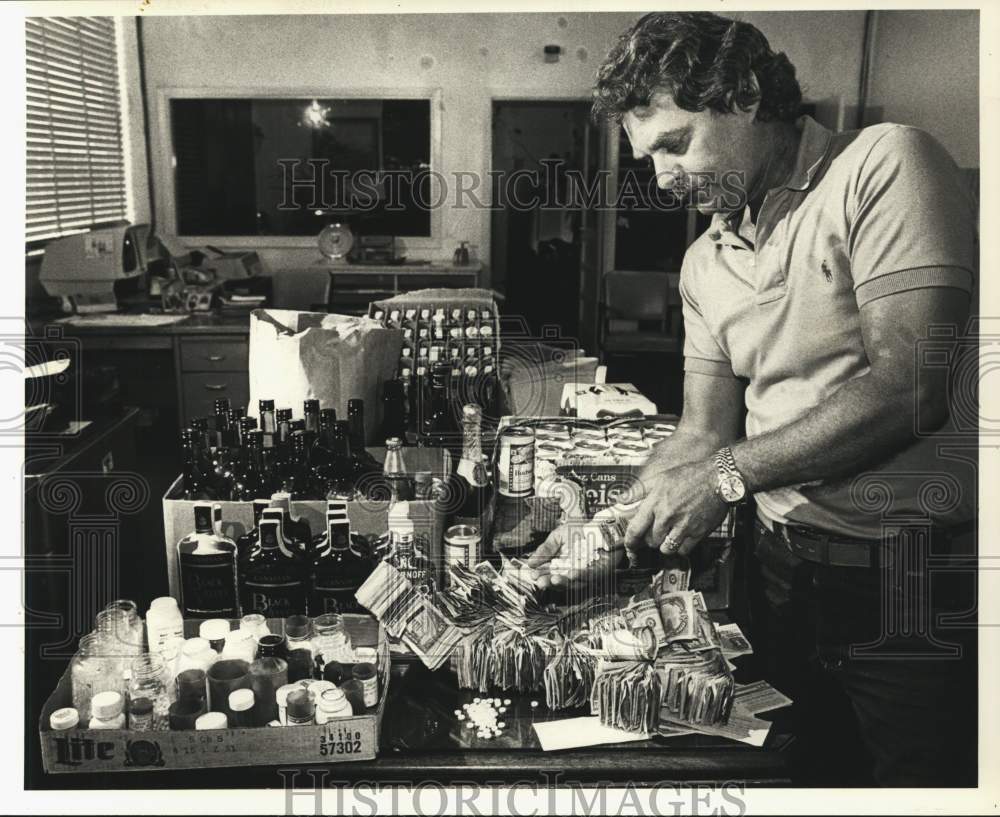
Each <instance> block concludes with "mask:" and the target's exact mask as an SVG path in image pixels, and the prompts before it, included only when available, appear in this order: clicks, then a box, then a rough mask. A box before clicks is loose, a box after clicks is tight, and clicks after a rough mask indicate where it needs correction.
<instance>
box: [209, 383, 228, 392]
mask: <svg viewBox="0 0 1000 817" xmlns="http://www.w3.org/2000/svg"><path fill="white" fill-rule="evenodd" d="M205 388H206V389H208V390H209V391H225V390H226V384H225V383H206V384H205Z"/></svg>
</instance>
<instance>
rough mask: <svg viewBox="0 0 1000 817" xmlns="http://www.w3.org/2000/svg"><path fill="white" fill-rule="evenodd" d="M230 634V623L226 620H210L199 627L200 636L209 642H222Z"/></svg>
mask: <svg viewBox="0 0 1000 817" xmlns="http://www.w3.org/2000/svg"><path fill="white" fill-rule="evenodd" d="M229 633H230V629H229V622H228V621H226V620H225V619H224V618H210V619H208V621H203V622H202V623H201V626H200V627H198V635H200V636H201V637H202V638H204V639H205V640H207V641H222V640H223V639H225V638H226V637H227V636H228V635H229Z"/></svg>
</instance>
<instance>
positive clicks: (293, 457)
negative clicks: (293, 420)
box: [281, 431, 316, 500]
mask: <svg viewBox="0 0 1000 817" xmlns="http://www.w3.org/2000/svg"><path fill="white" fill-rule="evenodd" d="M281 490H282V492H283V493H288V494H290V495H291V497H292V498H293V499H297V500H302V499H312V498H313V497H314V495H315V493H316V491H315V486H314V485H313V472H312V470H311V469H310V466H309V450H308V448H307V446H306V432H305V431H293V432H292V446H291V450H290V453H289V457H288V461H287V463H286V468H285V470H284V472H283V473H282V479H281Z"/></svg>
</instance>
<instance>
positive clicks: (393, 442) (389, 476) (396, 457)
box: [382, 437, 412, 503]
mask: <svg viewBox="0 0 1000 817" xmlns="http://www.w3.org/2000/svg"><path fill="white" fill-rule="evenodd" d="M382 473H383V475H384V477H385V481H386V483H387V484H388V485H389V502H390V503H395V502H401V501H406V500H409V499H411V498H412V492H411V490H410V479H409V477H408V476H407V475H406V463H405V462H404V461H403V441H402V440H401V439H399V437H390V438H389V439H388V440H386V441H385V465H384V466H383V467H382Z"/></svg>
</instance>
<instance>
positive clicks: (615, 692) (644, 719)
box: [590, 661, 662, 734]
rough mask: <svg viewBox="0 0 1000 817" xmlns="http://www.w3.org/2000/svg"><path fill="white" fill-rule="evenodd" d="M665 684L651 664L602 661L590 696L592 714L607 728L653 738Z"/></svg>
mask: <svg viewBox="0 0 1000 817" xmlns="http://www.w3.org/2000/svg"><path fill="white" fill-rule="evenodd" d="M661 683H662V681H661V677H660V675H659V673H657V671H656V670H655V669H654V667H653V665H652V664H650V663H649V662H648V661H601V662H600V663H599V664H598V666H597V674H596V675H595V676H594V684H593V687H592V689H591V693H590V710H591V712H592V713H593V714H596V715H599V716H600V718H601V723H602V724H604V725H605V726H612V727H614V728H616V729H627V730H629V731H631V732H643V733H645V734H649V733H651V732H653V731H654V730H655V729H656V728H657V725H658V723H659V720H660V700H661V698H662V689H661Z"/></svg>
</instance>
